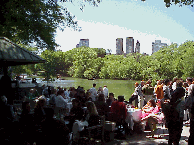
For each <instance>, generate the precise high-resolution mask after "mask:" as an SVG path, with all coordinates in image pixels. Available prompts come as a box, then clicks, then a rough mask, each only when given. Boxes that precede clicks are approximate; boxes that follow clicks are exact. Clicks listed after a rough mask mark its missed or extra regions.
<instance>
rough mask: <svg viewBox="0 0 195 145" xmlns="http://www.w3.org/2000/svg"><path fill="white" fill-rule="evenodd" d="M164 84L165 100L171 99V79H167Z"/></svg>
mask: <svg viewBox="0 0 195 145" xmlns="http://www.w3.org/2000/svg"><path fill="white" fill-rule="evenodd" d="M164 83H165V84H164V85H163V92H164V98H165V99H171V94H170V89H169V85H170V80H169V79H165V80H164Z"/></svg>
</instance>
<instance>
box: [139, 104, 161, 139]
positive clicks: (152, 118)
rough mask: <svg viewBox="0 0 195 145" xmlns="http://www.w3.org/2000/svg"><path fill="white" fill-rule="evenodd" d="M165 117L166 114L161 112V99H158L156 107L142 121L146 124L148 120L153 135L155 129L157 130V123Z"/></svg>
mask: <svg viewBox="0 0 195 145" xmlns="http://www.w3.org/2000/svg"><path fill="white" fill-rule="evenodd" d="M163 118H164V114H163V113H162V112H161V101H160V100H158V101H157V103H156V107H155V109H154V110H153V111H152V112H151V113H150V114H149V115H147V116H146V117H144V118H142V119H141V121H142V122H144V124H145V123H146V122H147V123H148V126H149V128H150V131H151V135H152V136H154V131H155V130H156V124H157V123H158V122H161V121H162V119H163Z"/></svg>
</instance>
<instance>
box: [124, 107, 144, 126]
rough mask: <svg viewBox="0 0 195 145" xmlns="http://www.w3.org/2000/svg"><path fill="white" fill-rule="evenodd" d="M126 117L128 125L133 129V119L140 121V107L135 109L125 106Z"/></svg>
mask: <svg viewBox="0 0 195 145" xmlns="http://www.w3.org/2000/svg"><path fill="white" fill-rule="evenodd" d="M127 109H128V111H127V117H126V120H125V121H126V122H127V123H128V124H129V125H130V128H131V129H132V130H133V126H134V123H133V121H140V120H141V115H142V110H141V109H135V108H127Z"/></svg>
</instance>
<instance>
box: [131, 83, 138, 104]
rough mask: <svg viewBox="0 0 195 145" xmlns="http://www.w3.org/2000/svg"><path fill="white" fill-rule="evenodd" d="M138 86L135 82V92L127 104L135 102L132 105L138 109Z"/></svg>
mask: <svg viewBox="0 0 195 145" xmlns="http://www.w3.org/2000/svg"><path fill="white" fill-rule="evenodd" d="M138 86H139V83H138V82H136V83H135V90H134V93H133V94H132V95H131V98H129V103H130V104H131V103H132V102H133V101H134V100H135V103H134V105H135V106H136V107H138V91H139V88H138Z"/></svg>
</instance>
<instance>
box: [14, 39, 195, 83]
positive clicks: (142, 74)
mask: <svg viewBox="0 0 195 145" xmlns="http://www.w3.org/2000/svg"><path fill="white" fill-rule="evenodd" d="M28 49H29V50H36V48H28ZM41 57H42V58H44V59H45V60H46V61H47V63H45V64H37V66H36V67H35V66H34V65H31V66H30V65H29V66H18V68H19V69H15V68H14V72H15V73H25V72H28V73H29V74H30V73H36V72H37V71H42V72H43V73H42V75H44V76H45V77H47V76H48V77H56V75H57V74H61V75H62V76H72V77H79V78H88V79H91V78H94V77H95V78H103V79H132V80H142V79H144V80H148V79H151V80H152V81H153V84H154V83H156V80H159V79H167V78H168V79H173V78H174V77H179V78H183V79H185V78H186V77H193V76H194V42H193V41H187V42H185V43H184V44H181V45H180V46H178V47H177V44H171V45H170V46H167V47H164V48H161V49H160V50H159V51H157V52H155V53H153V54H152V55H151V56H144V55H142V54H137V53H136V54H131V55H128V56H126V57H124V56H123V55H106V56H105V50H104V49H98V48H89V47H80V48H74V49H72V50H69V51H67V52H61V51H57V52H55V51H52V50H46V51H44V52H43V53H42V54H41Z"/></svg>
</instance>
